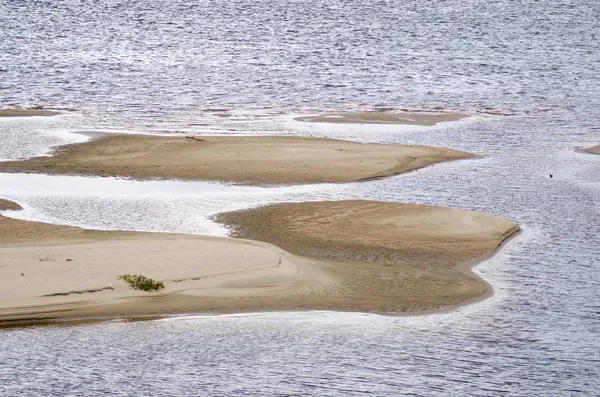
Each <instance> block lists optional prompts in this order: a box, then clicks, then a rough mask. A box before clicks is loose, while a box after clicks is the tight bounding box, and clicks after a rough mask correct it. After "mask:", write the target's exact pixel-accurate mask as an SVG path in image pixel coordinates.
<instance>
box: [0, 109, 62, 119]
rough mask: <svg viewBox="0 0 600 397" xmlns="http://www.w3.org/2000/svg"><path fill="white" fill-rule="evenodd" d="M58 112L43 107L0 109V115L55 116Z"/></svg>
mask: <svg viewBox="0 0 600 397" xmlns="http://www.w3.org/2000/svg"><path fill="white" fill-rule="evenodd" d="M59 114H60V112H57V111H54V110H45V109H0V117H33V116H57V115H59Z"/></svg>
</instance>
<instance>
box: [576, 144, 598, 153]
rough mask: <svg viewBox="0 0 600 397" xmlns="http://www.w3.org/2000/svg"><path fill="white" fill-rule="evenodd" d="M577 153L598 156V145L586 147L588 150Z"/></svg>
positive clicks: (584, 149)
mask: <svg viewBox="0 0 600 397" xmlns="http://www.w3.org/2000/svg"><path fill="white" fill-rule="evenodd" d="M577 151H578V152H581V153H591V154H600V145H596V146H592V147H588V148H582V149H577Z"/></svg>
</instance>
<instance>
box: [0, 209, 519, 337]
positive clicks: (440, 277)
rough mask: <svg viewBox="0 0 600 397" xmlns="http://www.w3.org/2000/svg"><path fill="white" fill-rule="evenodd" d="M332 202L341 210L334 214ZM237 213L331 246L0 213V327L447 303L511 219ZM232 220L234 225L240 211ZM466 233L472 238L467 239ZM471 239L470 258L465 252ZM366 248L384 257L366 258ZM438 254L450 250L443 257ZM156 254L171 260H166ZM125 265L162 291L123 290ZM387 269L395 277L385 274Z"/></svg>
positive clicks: (461, 214) (471, 286) (438, 212)
mask: <svg viewBox="0 0 600 397" xmlns="http://www.w3.org/2000/svg"><path fill="white" fill-rule="evenodd" d="M315 206H316V207H315ZM340 206H342V207H345V208H346V209H347V210H349V211H346V212H345V213H343V214H341V215H340V208H341V207H340ZM365 206H366V207H365ZM294 207H295V208H294ZM310 207H315V208H310ZM290 208H292V209H293V211H291V212H290ZM365 208H366V209H367V210H366V211H365ZM257 211H258V213H257ZM264 211H267V213H262V212H264ZM282 211H283V212H285V213H288V216H287V218H286V219H283V220H282V219H279V220H276V218H280V215H281V213H282ZM407 211H408V212H407ZM361 212H362V214H361ZM233 214H234V215H232V213H229V214H223V215H221V218H223V219H225V218H228V219H229V220H230V221H231V220H232V217H234V218H235V217H236V216H239V215H241V216H248V215H249V216H250V218H251V222H250V223H247V222H245V223H244V224H245V226H244V228H245V229H246V230H249V229H248V228H250V229H252V230H254V231H255V232H256V231H258V232H261V231H262V232H264V231H265V229H264V227H265V225H268V226H269V228H270V230H277V231H279V232H283V234H284V235H286V232H285V231H284V229H285V227H283V226H282V225H284V224H285V223H286V222H288V224H289V227H288V229H293V228H295V227H297V226H299V225H300V226H301V228H302V230H303V231H304V232H305V235H306V233H309V234H310V233H313V232H314V231H315V230H320V231H321V232H320V235H317V236H315V239H316V240H319V241H321V243H322V245H324V246H328V247H329V248H328V249H329V250H330V251H329V253H328V252H325V251H319V252H318V253H317V254H316V255H315V253H314V252H313V253H312V254H311V253H310V252H306V249H304V250H302V249H297V248H298V247H297V246H296V247H293V246H291V245H289V244H287V245H289V247H286V246H285V245H286V244H282V245H283V247H278V246H276V245H273V244H271V243H270V242H260V241H255V240H246V239H244V240H240V239H232V238H216V237H203V236H191V235H174V234H162V233H136V232H119V231H115V232H110V231H94V230H85V229H80V228H76V227H70V226H57V225H49V224H43V223H38V222H28V221H21V220H16V219H12V218H6V217H3V216H0V253H2V254H4V256H5V257H7V258H10V259H9V260H8V261H7V263H6V264H5V266H4V268H3V269H0V273H3V279H5V280H9V281H10V283H9V284H8V286H7V287H6V288H5V289H4V290H3V291H0V326H10V325H15V324H22V325H25V324H32V323H40V322H50V323H52V322H56V321H61V322H62V321H70V320H81V319H105V320H106V319H115V318H130V317H138V316H157V315H159V316H164V315H173V314H192V313H194V314H197V313H239V312H261V311H291V310H336V311H354V312H374V313H380V314H393V315H401V314H423V313H428V312H433V311H436V312H439V311H446V310H449V309H452V308H453V307H456V306H458V305H463V304H467V303H471V302H472V301H473V300H477V299H482V298H483V297H484V296H485V295H486V294H489V293H490V288H489V284H487V283H485V282H484V281H482V280H481V279H480V278H479V277H477V276H476V275H474V274H473V273H472V272H470V270H469V269H470V267H471V266H472V265H473V264H474V263H473V262H474V261H476V262H480V261H482V260H483V259H484V258H485V257H489V256H491V255H492V254H493V253H494V252H495V251H496V250H497V249H498V247H499V245H500V244H502V242H503V241H505V240H506V239H508V238H509V237H511V236H512V235H514V233H516V232H517V231H518V229H519V228H518V226H517V225H516V224H514V223H513V222H510V221H507V220H504V219H503V218H499V217H493V216H490V215H485V214H480V213H475V212H471V211H465V210H456V209H451V208H443V207H428V206H418V205H408V204H393V203H380V202H317V203H298V204H279V205H274V206H267V207H261V208H258V209H254V210H248V211H243V212H237V213H233ZM327 214H329V216H332V215H333V216H338V217H339V219H341V221H342V223H344V222H346V223H347V222H348V220H352V222H354V223H355V225H356V227H357V228H359V229H360V230H362V233H363V234H362V236H367V237H366V238H367V241H362V242H361V244H362V245H361V247H359V248H360V250H361V252H362V253H361V255H362V256H361V257H360V258H358V259H359V260H357V257H356V255H355V254H356V252H352V250H350V249H340V247H341V246H340V241H341V240H340V238H342V239H346V238H348V236H349V235H355V234H356V229H355V228H354V229H353V228H350V229H347V231H346V233H348V234H344V233H342V234H341V235H340V234H339V233H338V232H335V230H338V229H337V228H329V229H327V230H325V229H324V228H323V222H324V221H325V220H326V219H327V217H326V216H324V215H327ZM365 214H366V216H365ZM390 216H392V218H393V223H394V225H391V226H390V225H389V222H390V219H392V218H390ZM344 219H345V220H344ZM246 220H247V219H246ZM319 220H320V221H319ZM382 220H383V221H384V222H383V223H381V221H382ZM403 222H404V224H403ZM448 222H450V223H448ZM457 222H458V223H457ZM334 223H335V222H334ZM229 224H232V222H229ZM237 224H238V225H239V224H241V223H240V221H239V219H238V222H237ZM335 224H336V225H339V222H338V223H335ZM459 224H461V225H463V226H464V225H470V226H471V227H472V228H474V230H475V231H476V232H473V233H467V234H465V233H464V232H460V231H457V229H456V227H455V226H456V225H459ZM248 225H250V226H248ZM386 225H387V226H386ZM419 225H421V226H419ZM415 227H416V228H417V229H418V230H415ZM343 230H346V229H343ZM338 231H339V230H338ZM432 231H433V235H430V234H431V233H430V232H432ZM415 232H416V233H415ZM423 232H427V233H428V235H427V236H425V235H423V234H422V233H423ZM400 235H402V236H404V237H405V238H406V237H407V236H412V237H413V240H412V242H409V244H408V245H406V244H405V246H404V247H400V250H401V251H402V250H404V251H402V252H403V256H405V257H411V258H412V259H415V258H416V259H417V260H412V261H411V260H403V261H402V263H396V262H394V260H397V259H398V256H397V253H398V246H397V243H394V242H395V241H396V242H397V241H398V237H399V236H400ZM475 235H477V236H478V237H477V238H476V239H475V240H472V238H473V236H475ZM482 236H483V237H482ZM361 238H362V237H361ZM469 239H471V243H469V244H466V245H465V244H464V241H466V240H469ZM295 241H296V242H297V241H298V239H295ZM381 241H383V246H382V243H381ZM351 243H352V244H356V241H354V242H351ZM480 243H481V244H480ZM352 244H351V245H352ZM389 244H392V246H386V245H389ZM342 245H343V244H342ZM453 246H454V248H453V249H449V247H453ZM25 247H27V249H26V250H24V248H25ZM440 247H441V248H440ZM469 247H470V248H471V250H470V251H469V252H468V254H467V255H466V256H465V255H463V254H461V252H464V251H465V250H466V249H468V248H469ZM282 248H283V249H282ZM305 248H306V247H305ZM312 248H314V246H312ZM341 248H343V247H341ZM335 250H337V251H338V252H337V253H336V254H332V252H333V251H335ZM148 251H150V252H148ZM373 252H377V253H380V254H378V255H380V257H378V258H375V259H373V258H371V259H370V255H372V253H373ZM390 253H391V254H392V255H391V256H390V255H389V254H390ZM457 253H458V256H457ZM107 255H108V256H110V263H108V262H107V261H106V260H107ZM415 255H416V256H415ZM441 258H450V259H451V260H450V262H447V261H446V263H443V262H442V261H441V260H440V259H441ZM69 259H70V260H69ZM418 259H420V260H418ZM423 260H425V262H424V261H423ZM164 261H168V262H169V264H170V265H169V266H167V267H165V266H164V265H163V263H164ZM427 263H429V264H427ZM199 264H201V265H199ZM265 264H266V265H267V266H266V267H265ZM198 266H200V267H198ZM127 272H131V273H135V272H137V273H141V274H145V275H147V276H149V277H152V278H156V279H160V280H161V281H164V282H165V286H166V289H165V290H164V291H163V292H159V293H144V292H140V291H133V290H130V289H129V288H128V287H127V286H126V285H124V284H123V283H122V282H120V281H118V279H117V276H118V274H120V273H127ZM113 273H114V274H113ZM394 275H395V276H396V277H397V279H394V278H389V277H391V276H394ZM382 276H384V277H383V278H382ZM386 277H388V279H386ZM36 280H37V281H36ZM21 284H23V285H21ZM407 292H408V293H409V294H408V295H407V294H406V293H407ZM32 294H33V295H32Z"/></svg>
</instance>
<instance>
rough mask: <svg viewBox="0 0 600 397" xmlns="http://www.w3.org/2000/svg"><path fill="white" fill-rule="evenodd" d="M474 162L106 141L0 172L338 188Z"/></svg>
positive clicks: (333, 143) (278, 144)
mask: <svg viewBox="0 0 600 397" xmlns="http://www.w3.org/2000/svg"><path fill="white" fill-rule="evenodd" d="M473 157H475V156H474V155H472V154H470V153H466V152H461V151H458V150H452V149H444V148H433V147H427V146H404V145H387V144H374V143H356V142H349V141H341V140H334V139H321V138H299V137H175V138H173V137H161V136H149V135H109V136H105V137H101V138H99V139H95V140H92V141H89V142H85V143H80V144H72V145H67V146H63V147H61V148H58V149H57V150H56V152H55V154H54V155H53V156H51V157H36V158H33V159H29V160H22V161H9V162H0V172H35V173H45V174H80V175H101V176H119V177H131V178H136V179H153V178H169V179H184V180H212V181H226V182H235V183H244V184H294V183H341V182H356V181H362V180H370V179H375V178H382V177H386V176H391V175H396V174H401V173H404V172H409V171H412V170H415V169H418V168H422V167H426V166H428V165H431V164H435V163H439V162H443V161H450V160H458V159H466V158H473Z"/></svg>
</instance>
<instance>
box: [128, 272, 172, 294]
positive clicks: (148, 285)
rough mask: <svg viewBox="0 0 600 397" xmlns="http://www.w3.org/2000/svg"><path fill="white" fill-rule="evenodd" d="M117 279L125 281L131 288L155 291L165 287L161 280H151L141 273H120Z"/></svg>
mask: <svg viewBox="0 0 600 397" xmlns="http://www.w3.org/2000/svg"><path fill="white" fill-rule="evenodd" d="M119 279H120V280H123V281H125V282H126V283H127V284H129V285H130V286H131V287H132V288H133V289H138V290H141V291H148V292H157V291H160V290H161V289H163V288H165V285H164V284H163V283H162V281H156V280H152V279H151V278H148V277H146V276H142V275H141V274H129V273H127V274H121V275H120V276H119Z"/></svg>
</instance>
